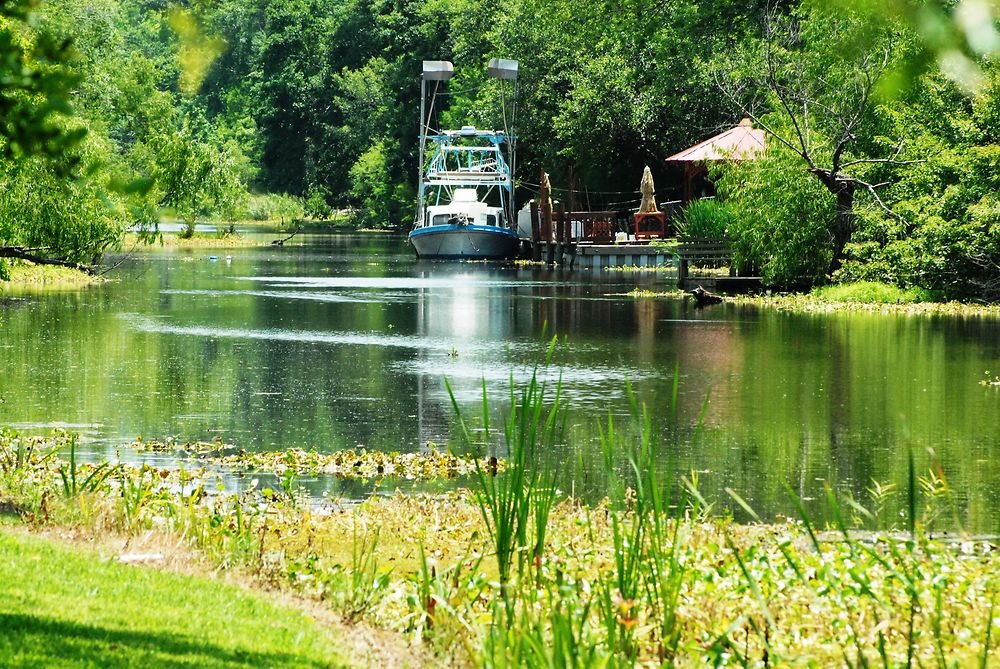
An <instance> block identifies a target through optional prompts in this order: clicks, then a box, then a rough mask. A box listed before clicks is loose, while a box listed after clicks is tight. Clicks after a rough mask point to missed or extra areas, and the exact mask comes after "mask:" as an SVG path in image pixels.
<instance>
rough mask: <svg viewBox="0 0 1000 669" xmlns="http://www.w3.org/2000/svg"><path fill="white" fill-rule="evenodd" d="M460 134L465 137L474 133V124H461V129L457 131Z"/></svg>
mask: <svg viewBox="0 0 1000 669" xmlns="http://www.w3.org/2000/svg"><path fill="white" fill-rule="evenodd" d="M459 132H460V133H461V134H462V135H464V136H466V137H471V136H472V135H475V134H476V126H474V125H463V126H462V129H461V130H460V131H459Z"/></svg>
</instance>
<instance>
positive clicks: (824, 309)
mask: <svg viewBox="0 0 1000 669" xmlns="http://www.w3.org/2000/svg"><path fill="white" fill-rule="evenodd" d="M626 294H627V295H629V296H630V297H642V298H666V299H677V298H683V297H684V296H685V295H686V293H684V291H681V290H667V291H653V290H645V289H639V288H636V289H635V290H633V291H631V292H629V293H626ZM721 297H722V300H723V302H726V303H729V304H735V305H739V306H746V307H759V308H763V309H774V310H777V311H785V312H791V313H803V314H850V313H855V314H885V315H901V316H966V317H977V318H998V317H1000V304H970V303H967V302H911V303H889V304H885V303H872V302H849V301H848V302H842V301H838V302H831V301H828V300H825V299H823V298H821V297H818V296H816V295H813V294H805V293H790V294H786V295H722V296H721Z"/></svg>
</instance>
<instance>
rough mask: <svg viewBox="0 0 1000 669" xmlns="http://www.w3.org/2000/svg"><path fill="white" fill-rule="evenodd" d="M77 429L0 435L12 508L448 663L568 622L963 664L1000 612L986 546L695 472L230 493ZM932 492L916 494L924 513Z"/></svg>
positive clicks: (80, 541) (479, 659)
mask: <svg viewBox="0 0 1000 669" xmlns="http://www.w3.org/2000/svg"><path fill="white" fill-rule="evenodd" d="M72 439H73V438H72V437H70V436H67V435H61V436H56V437H53V438H32V437H21V436H19V435H13V436H12V433H5V436H3V437H2V439H0V454H4V453H5V454H8V455H9V454H20V455H18V456H17V457H18V459H20V461H21V462H22V463H23V464H22V465H21V466H20V467H11V466H10V464H9V463H10V462H12V460H10V459H8V460H7V462H8V464H7V465H5V466H3V467H0V509H2V510H3V513H4V515H6V516H7V517H8V519H9V520H8V521H7V523H8V524H9V523H14V524H16V525H17V526H18V527H20V528H21V529H20V530H19V531H33V532H35V533H39V532H41V533H46V532H56V533H59V534H62V535H65V536H70V537H72V540H73V542H74V543H75V544H76V545H77V546H87V545H90V544H92V543H93V542H95V541H102V542H105V543H107V542H111V543H112V544H115V543H120V544H122V545H125V546H129V545H133V544H132V543H131V542H135V545H138V546H141V545H142V541H143V538H144V537H145V538H147V539H148V538H149V537H152V536H158V537H160V540H159V541H160V543H161V544H162V545H165V546H171V545H172V546H174V547H176V550H177V551H178V553H179V555H180V556H181V557H183V555H184V554H188V553H190V554H193V555H196V556H197V559H198V560H199V561H201V563H202V564H203V565H204V569H206V570H207V571H210V572H216V573H220V574H223V575H225V577H226V578H232V579H235V580H236V581H237V582H239V583H240V584H241V585H243V586H244V587H247V588H250V589H252V590H255V591H260V592H265V593H266V592H279V593H283V596H288V597H291V598H293V599H295V600H296V601H299V605H300V606H303V607H310V606H318V607H321V608H322V609H324V610H326V611H329V612H331V613H332V614H334V615H336V616H341V617H342V618H343V619H344V620H345V621H346V624H345V628H344V630H343V632H344V634H346V635H347V636H348V637H351V636H352V635H354V634H358V635H361V636H364V635H365V634H367V632H366V631H365V630H369V629H371V628H374V629H378V630H379V631H380V632H379V633H380V634H382V635H383V639H382V641H383V643H385V644H388V645H389V646H391V647H393V648H397V649H402V651H401V652H402V654H403V655H405V654H406V651H405V649H407V648H410V647H411V646H410V644H414V645H413V646H412V647H413V648H415V649H416V650H417V651H419V652H421V653H424V654H425V655H426V656H428V657H430V656H433V658H434V660H435V662H437V663H439V664H441V665H443V666H479V665H480V664H481V663H483V662H487V661H489V660H488V658H489V657H492V658H493V659H494V660H496V659H498V657H497V654H498V653H499V654H501V655H502V656H503V657H505V658H506V659H508V660H511V661H513V662H514V663H515V664H525V663H529V662H531V661H533V660H532V659H531V658H532V657H533V655H532V653H534V652H535V651H534V650H531V648H537V647H542V648H545V647H548V645H550V644H552V643H555V640H554V638H553V636H552V635H553V634H556V635H558V634H561V633H562V632H561V631H560V630H562V631H565V630H563V628H562V626H564V625H570V626H572V628H573V629H574V630H575V633H574V639H575V641H574V644H573V648H574V651H575V652H580V653H582V654H583V655H588V656H593V658H594V659H595V660H599V659H602V658H603V660H612V659H615V658H617V659H618V660H627V664H629V666H646V665H650V664H658V663H659V662H660V661H662V660H663V659H664V653H666V654H667V656H668V657H670V658H672V659H673V661H674V662H675V663H676V664H677V665H679V666H693V665H698V664H701V663H703V662H705V661H712V662H716V663H718V664H720V666H729V665H734V666H744V665H746V664H749V665H752V666H756V665H759V664H760V663H761V661H762V659H763V658H765V657H770V658H771V660H772V661H773V662H775V663H780V662H781V661H795V660H799V661H806V662H812V663H816V664H818V665H826V664H827V663H831V662H833V663H839V662H841V661H842V659H843V657H844V654H845V653H850V654H851V656H854V655H855V654H857V653H861V654H863V655H866V657H867V658H868V660H869V661H874V660H876V659H877V658H878V657H879V653H885V657H887V658H888V659H889V661H890V662H893V661H899V660H901V659H902V658H904V657H906V656H907V655H908V654H912V655H914V656H915V657H917V658H920V659H921V661H923V662H925V663H928V662H933V660H934V658H935V657H937V656H938V655H940V654H942V653H943V654H944V655H945V656H946V657H948V658H950V659H954V660H955V661H956V662H958V663H959V664H960V665H964V664H966V663H971V662H973V661H978V660H980V659H983V658H985V657H986V656H987V654H988V652H989V651H988V650H987V646H986V643H985V640H986V639H989V640H990V641H989V646H988V647H989V648H990V649H992V648H994V647H995V646H996V643H997V640H998V639H1000V635H998V634H996V630H994V631H992V632H991V634H992V636H987V635H986V630H991V629H992V628H993V627H996V628H998V629H1000V620H997V619H995V618H993V617H992V608H991V607H992V605H991V602H995V601H996V599H997V598H998V594H1000V579H998V576H997V574H998V566H1000V555H998V552H997V547H996V546H995V545H994V543H993V542H992V541H990V540H989V539H988V538H975V537H964V538H962V540H961V541H960V542H955V541H954V540H952V541H945V540H939V539H937V538H935V537H934V536H933V535H931V534H929V533H928V532H925V531H923V530H922V529H921V525H920V524H919V522H917V523H916V524H915V525H913V526H912V529H911V530H906V529H905V528H900V529H897V530H895V531H888V530H887V531H883V532H874V533H869V534H865V535H856V534H853V533H851V532H848V531H847V530H846V527H845V529H844V530H843V531H839V530H836V528H834V531H833V532H832V533H830V534H821V533H819V532H817V531H814V529H813V528H812V527H811V525H810V524H809V523H808V519H807V518H805V517H803V518H802V519H800V520H798V521H793V520H789V521H785V522H780V523H775V524H763V523H759V522H750V523H746V524H737V523H735V522H734V521H733V520H732V519H731V518H729V517H727V516H716V515H714V514H713V513H712V504H711V503H710V502H706V501H705V500H704V499H703V498H702V497H701V495H700V493H698V491H697V483H696V481H695V482H688V488H687V493H684V494H682V495H681V496H679V497H678V498H677V499H676V502H675V503H676V505H677V506H676V508H672V507H668V506H666V505H664V503H663V502H662V500H661V501H660V502H657V501H656V499H655V498H651V497H648V496H646V495H645V494H642V493H641V492H636V490H639V491H641V490H643V489H647V490H648V488H645V487H644V486H646V485H648V484H649V483H651V482H652V481H653V479H648V480H647V479H646V478H645V475H644V474H640V478H638V479H636V480H635V481H631V480H630V479H628V478H626V479H624V480H622V481H621V482H620V485H621V487H620V488H619V487H615V485H612V487H611V489H610V491H609V499H605V500H604V501H602V502H599V503H596V504H593V505H587V504H583V503H581V502H580V501H579V500H576V499H573V498H570V497H567V496H564V495H555V494H554V491H553V496H548V495H547V494H546V493H545V490H546V489H545V488H537V489H536V488H533V487H531V486H534V485H536V484H534V483H530V482H528V483H525V485H528V486H529V488H527V490H529V491H530V490H534V492H531V494H529V495H527V496H525V497H523V498H522V497H520V496H519V494H518V493H514V497H512V498H509V502H502V499H505V498H501V497H494V496H492V495H494V494H496V493H497V491H500V490H516V489H517V488H514V489H510V488H508V487H504V486H509V485H510V482H511V481H515V480H521V481H528V480H527V479H524V478H523V477H524V476H525V475H526V474H527V473H528V472H529V470H528V469H525V468H524V465H523V464H522V465H519V464H518V462H523V461H521V460H517V459H516V458H515V460H513V461H508V462H507V463H506V466H505V467H504V468H503V469H501V470H500V471H498V473H497V474H495V475H494V474H492V473H490V472H489V470H488V469H487V470H483V469H479V472H480V474H482V476H481V477H479V481H480V484H478V485H477V484H475V483H474V484H473V486H472V489H462V490H458V491H454V492H450V493H443V494H403V493H400V492H398V491H397V492H396V493H395V494H394V495H392V496H388V497H387V496H384V495H383V496H375V497H371V498H369V499H367V500H365V501H363V502H361V503H358V504H350V505H347V504H342V505H325V506H324V507H322V508H316V507H313V506H310V505H308V504H305V503H303V501H302V500H301V499H300V498H299V497H298V496H297V495H296V494H295V487H294V477H292V476H284V477H282V480H283V481H285V482H284V483H281V484H280V485H278V486H275V487H273V488H272V487H265V486H263V485H260V484H259V483H257V481H255V480H254V481H250V483H249V486H248V487H246V488H245V489H244V490H242V491H241V492H239V493H225V492H220V491H216V490H214V484H213V481H214V476H216V475H217V474H209V473H205V472H204V471H187V472H185V473H183V474H182V473H180V471H179V470H169V469H160V468H156V467H150V466H145V465H143V466H114V465H111V464H96V465H95V464H88V465H80V466H79V467H77V466H75V465H74V463H73V460H72V458H71V459H70V460H69V461H66V460H65V459H60V458H58V457H56V456H55V455H54V454H53V453H54V450H53V448H55V449H61V451H62V452H65V451H66V449H67V448H70V449H72V448H73V443H74V442H73V441H72ZM192 450H194V451H197V450H198V448H197V447H195V448H193V449H192ZM334 456H336V457H338V458H340V457H341V456H339V455H338V454H334ZM331 457H333V456H331ZM345 457H353V456H345ZM0 459H2V458H0ZM349 469H350V468H349ZM252 475H253V473H252V472H249V473H247V477H248V478H249V477H250V476H252ZM518 476H521V477H522V478H521V479H518V478H517V477H518ZM533 480H534V479H533ZM644 482H645V483H644ZM636 486H639V487H638V488H637V487H636ZM491 490H492V492H491ZM616 491H617V492H616ZM917 494H918V495H919V493H917ZM489 500H494V501H493V502H490V501H489ZM546 500H547V501H546ZM933 503H935V502H934V500H933V499H931V498H928V499H924V498H921V499H920V500H919V505H920V509H919V510H921V512H922V513H921V516H922V517H923V516H924V515H925V514H926V511H927V509H928V508H930V505H932V504H933ZM508 504H513V505H514V506H513V507H511V506H509V505H508ZM520 504H526V505H527V506H524V507H523V510H524V512H525V514H526V515H524V516H523V521H520V522H524V523H526V524H525V525H524V526H523V528H522V529H523V531H524V533H523V535H522V534H521V530H518V529H516V528H517V524H516V523H517V522H518V521H514V522H515V525H514V526H508V525H506V524H504V523H503V522H501V521H502V519H503V518H504V517H506V518H510V519H511V520H513V519H514V518H515V517H519V514H520V513H521V512H520V511H516V512H515V508H521V507H518V505H520ZM925 505H927V506H926V507H925ZM504 509H507V510H508V511H505V510H504ZM508 512H510V513H514V516H505V515H503V514H506V513H508ZM498 513H499V514H501V515H500V516H498V515H497V514H498ZM498 522H500V523H501V524H499V525H498V524H497V523H498ZM0 527H2V526H0ZM504 527H509V528H510V531H511V532H513V534H508V533H507V530H504V529H502V528H504ZM505 537H506V538H505ZM518 537H520V538H518ZM505 542H506V543H505ZM511 549H512V551H511ZM161 552H162V551H161ZM156 562H159V561H153V564H152V565H151V566H152V567H154V568H155V567H156V566H157V565H156ZM917 573H919V574H921V578H920V579H919V580H914V579H912V578H910V577H908V576H907V574H911V575H912V574H917ZM935 583H945V584H947V588H946V589H941V588H938V587H936V586H935V585H934V584H935ZM779 613H780V615H778V614H779ZM911 624H912V625H913V628H912V631H910V632H907V629H908V628H909V626H910V625H911ZM765 630H766V631H765ZM962 630H968V631H969V632H971V633H967V632H962ZM508 635H513V636H508ZM519 639H531V640H532V642H531V644H529V645H528V646H524V645H523V644H521V643H520V641H519ZM535 644H537V645H535ZM880 647H881V650H880ZM629 658H631V659H629ZM658 658H659V659H658Z"/></svg>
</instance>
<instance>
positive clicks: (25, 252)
mask: <svg viewBox="0 0 1000 669" xmlns="http://www.w3.org/2000/svg"><path fill="white" fill-rule="evenodd" d="M42 250H44V249H42V248H28V247H25V246H0V258H11V259H13V260H27V261H29V262H33V263H35V264H36V265H56V266H57V267H70V268H72V269H78V270H80V271H81V272H86V273H87V274H90V275H91V276H93V275H94V274H96V273H97V269H96V268H95V267H93V266H91V265H84V264H81V263H78V262H73V261H71V260H64V259H63V258H49V257H47V256H41V255H38V253H37V251H42Z"/></svg>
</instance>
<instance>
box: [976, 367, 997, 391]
mask: <svg viewBox="0 0 1000 669" xmlns="http://www.w3.org/2000/svg"><path fill="white" fill-rule="evenodd" d="M979 385H981V386H986V387H988V388H1000V374H994V375H993V376H990V372H989V370H987V371H985V372H983V379H982V380H981V381H980V382H979Z"/></svg>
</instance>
